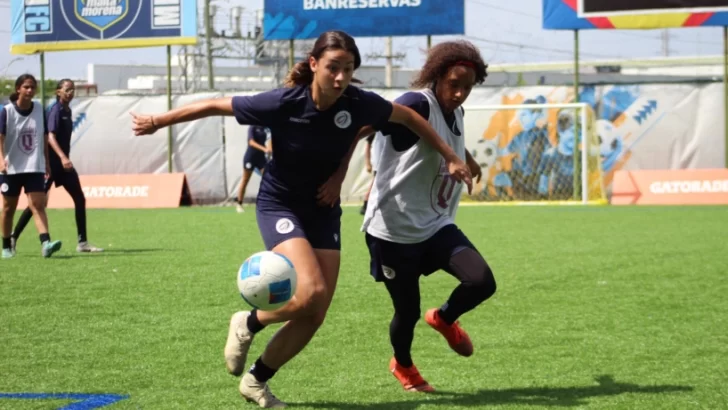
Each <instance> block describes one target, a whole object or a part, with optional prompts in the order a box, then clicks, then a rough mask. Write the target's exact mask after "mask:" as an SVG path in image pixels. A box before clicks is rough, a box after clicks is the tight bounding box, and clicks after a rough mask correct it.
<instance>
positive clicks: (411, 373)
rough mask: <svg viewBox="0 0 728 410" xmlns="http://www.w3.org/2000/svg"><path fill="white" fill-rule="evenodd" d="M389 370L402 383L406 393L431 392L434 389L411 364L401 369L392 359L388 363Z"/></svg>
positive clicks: (395, 360)
mask: <svg viewBox="0 0 728 410" xmlns="http://www.w3.org/2000/svg"><path fill="white" fill-rule="evenodd" d="M389 370H390V371H391V372H392V374H393V375H394V377H396V378H397V380H399V382H400V383H402V387H403V388H404V389H405V390H407V391H413V392H414V391H419V392H433V391H435V389H434V388H433V387H432V386H430V384H429V383H427V381H426V380H425V379H423V378H422V375H420V371H419V370H417V367H415V365H414V364H413V365H412V366H411V367H403V366H400V365H399V363H397V359H395V358H394V357H393V358H392V360H390V361H389Z"/></svg>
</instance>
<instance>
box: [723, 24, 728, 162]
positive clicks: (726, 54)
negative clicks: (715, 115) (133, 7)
mask: <svg viewBox="0 0 728 410" xmlns="http://www.w3.org/2000/svg"><path fill="white" fill-rule="evenodd" d="M723 101H724V103H723V104H724V105H723V117H725V125H724V126H725V130H724V132H725V167H726V168H728V27H723Z"/></svg>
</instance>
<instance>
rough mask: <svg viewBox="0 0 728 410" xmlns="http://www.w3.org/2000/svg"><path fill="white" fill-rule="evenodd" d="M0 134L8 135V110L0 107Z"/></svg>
mask: <svg viewBox="0 0 728 410" xmlns="http://www.w3.org/2000/svg"><path fill="white" fill-rule="evenodd" d="M0 134H2V135H8V112H7V111H5V108H4V107H0Z"/></svg>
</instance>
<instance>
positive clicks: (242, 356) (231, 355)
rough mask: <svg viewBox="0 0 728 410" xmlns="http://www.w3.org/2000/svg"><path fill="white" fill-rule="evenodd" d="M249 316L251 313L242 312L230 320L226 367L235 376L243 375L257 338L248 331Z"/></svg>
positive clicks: (226, 346)
mask: <svg viewBox="0 0 728 410" xmlns="http://www.w3.org/2000/svg"><path fill="white" fill-rule="evenodd" d="M248 316H250V312H248V311H240V312H236V313H235V314H233V316H232V318H230V329H229V330H228V337H227V342H226V343H225V366H226V367H227V370H228V372H230V373H231V374H233V375H235V376H240V375H241V374H243V371H244V370H245V360H246V359H247V357H248V349H250V344H251V343H252V342H253V336H255V335H254V334H253V332H251V331H250V330H248V324H247V322H248Z"/></svg>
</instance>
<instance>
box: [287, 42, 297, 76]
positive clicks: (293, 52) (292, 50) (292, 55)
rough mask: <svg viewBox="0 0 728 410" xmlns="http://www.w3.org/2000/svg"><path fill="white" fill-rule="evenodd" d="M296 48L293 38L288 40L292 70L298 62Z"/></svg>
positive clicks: (290, 67)
mask: <svg viewBox="0 0 728 410" xmlns="http://www.w3.org/2000/svg"><path fill="white" fill-rule="evenodd" d="M295 59H296V49H295V48H294V44H293V39H290V40H288V70H292V69H293V66H294V65H295V64H296V62H295V61H294V60H295Z"/></svg>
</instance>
